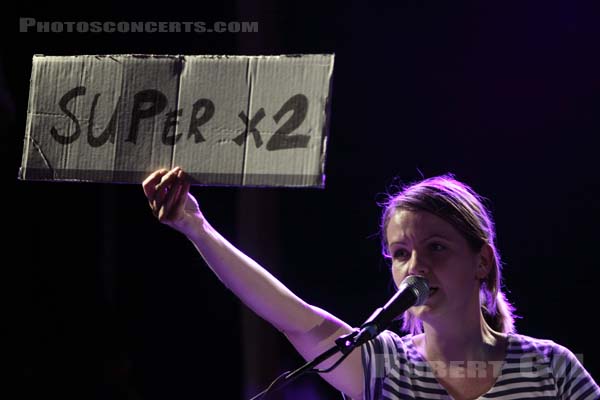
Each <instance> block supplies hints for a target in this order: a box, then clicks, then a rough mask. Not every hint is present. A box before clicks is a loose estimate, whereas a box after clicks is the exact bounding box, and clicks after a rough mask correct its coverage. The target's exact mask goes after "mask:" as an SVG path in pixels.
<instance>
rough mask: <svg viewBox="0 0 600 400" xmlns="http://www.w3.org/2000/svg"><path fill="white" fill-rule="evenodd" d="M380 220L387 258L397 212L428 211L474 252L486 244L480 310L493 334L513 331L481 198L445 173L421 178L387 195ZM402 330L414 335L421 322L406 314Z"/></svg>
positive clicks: (489, 220)
mask: <svg viewBox="0 0 600 400" xmlns="http://www.w3.org/2000/svg"><path fill="white" fill-rule="evenodd" d="M383 207H384V211H383V215H382V218H381V242H382V247H383V255H384V256H385V257H386V258H390V254H389V251H388V242H387V234H386V233H387V226H388V223H389V221H390V218H391V217H392V215H393V214H394V212H395V211H396V210H400V209H402V210H409V211H427V212H429V213H431V214H434V215H436V216H438V217H439V218H441V219H443V220H444V221H446V222H448V223H449V224H451V225H452V226H453V227H454V228H456V229H457V230H458V231H459V232H460V233H461V234H462V235H463V237H464V238H465V239H466V240H467V242H468V243H469V246H470V247H471V249H472V250H473V251H475V252H477V251H479V250H481V248H482V246H483V245H484V244H488V245H489V246H490V248H491V249H492V252H493V255H494V257H493V264H494V265H493V266H492V269H491V270H490V273H489V274H488V276H487V277H486V278H485V279H483V280H482V281H481V287H480V290H479V298H480V304H481V311H482V314H483V317H484V319H485V321H486V322H487V324H488V325H489V326H490V327H491V328H492V329H494V330H495V331H498V332H502V333H511V332H514V331H515V326H514V319H515V317H514V314H513V312H514V310H515V309H514V307H513V306H512V305H511V304H510V303H509V302H508V301H507V300H506V296H505V295H504V293H503V292H502V275H501V269H502V268H501V267H502V265H501V261H500V253H499V252H498V250H497V249H496V246H495V244H494V243H495V237H496V232H495V228H494V221H493V220H492V216H491V213H490V211H489V210H488V209H487V208H486V207H485V206H484V204H483V198H482V197H481V196H479V195H478V194H477V193H475V192H474V191H473V189H471V188H470V187H469V186H468V185H465V184H464V183H461V182H459V181H457V180H456V179H454V176H453V175H450V174H447V175H442V176H436V177H433V178H428V179H424V180H422V181H420V182H417V183H414V184H411V185H408V186H404V187H402V188H401V190H400V191H399V192H398V193H396V194H393V195H390V196H389V197H388V199H387V201H385V202H384V204H383ZM402 329H404V330H406V331H408V332H410V333H412V334H417V333H421V332H423V323H422V321H421V320H420V319H418V318H416V317H415V316H413V315H412V314H411V313H409V312H408V311H406V312H405V313H404V321H403V325H402Z"/></svg>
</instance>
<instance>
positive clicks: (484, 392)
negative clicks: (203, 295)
mask: <svg viewBox="0 0 600 400" xmlns="http://www.w3.org/2000/svg"><path fill="white" fill-rule="evenodd" d="M189 187H190V184H189V182H188V181H186V178H185V174H184V172H183V171H182V170H181V169H180V168H174V169H172V170H171V171H167V170H164V169H162V170H158V171H155V172H154V173H152V174H151V175H150V176H149V177H148V178H147V179H146V180H145V181H144V184H143V188H144V193H145V194H146V197H147V198H148V201H149V203H150V207H151V209H152V211H153V213H154V215H155V216H156V217H157V218H158V219H159V220H160V221H161V222H162V223H164V224H167V225H169V226H171V227H172V228H174V229H176V230H178V231H179V232H181V233H183V234H184V235H186V236H187V238H188V239H189V240H190V241H191V242H192V243H193V244H194V246H195V247H196V248H197V250H198V251H199V252H200V254H201V255H202V257H203V258H204V260H205V261H206V263H207V264H208V266H209V267H210V268H211V269H212V270H213V272H214V273H215V274H216V275H217V277H218V278H219V279H220V280H221V281H222V282H223V283H224V284H225V286H227V287H228V288H229V289H230V290H231V291H232V292H233V293H234V294H236V295H237V296H238V297H239V298H240V299H241V300H242V301H243V302H244V303H245V304H246V305H247V306H248V307H250V308H251V309H252V310H254V311H255V312H256V313H257V314H258V315H260V316H261V317H262V318H264V319H265V320H267V321H269V322H270V323H271V324H272V325H273V326H275V327H276V328H277V329H278V330H280V331H281V332H282V333H283V334H285V336H286V337H287V338H288V339H289V340H290V342H291V343H292V344H293V345H294V347H295V348H296V349H297V350H298V351H299V352H300V353H301V354H302V356H304V358H306V359H307V360H312V359H314V358H315V357H316V356H318V355H319V354H321V353H322V352H324V351H325V350H327V349H329V348H330V347H331V346H332V345H333V343H334V341H335V339H337V338H338V337H340V336H341V335H345V334H349V333H351V332H352V327H350V326H349V325H348V324H346V323H345V322H343V321H341V320H339V319H338V318H336V317H335V316H333V315H331V314H329V313H328V312H326V311H324V310H322V309H319V308H317V307H314V306H312V305H310V304H307V303H305V302H304V301H303V300H302V299H300V298H299V297H298V296H296V295H295V294H294V293H292V292H291V291H290V290H289V289H288V288H286V287H285V286H284V285H283V284H282V283H281V282H279V281H278V280H276V279H275V278H274V277H273V276H272V275H271V274H269V273H268V272H267V271H266V270H265V269H263V268H262V267H261V266H260V265H258V264H257V263H256V262H255V261H253V260H252V259H250V258H249V257H248V256H246V255H245V254H243V253H242V252H241V251H239V250H238V249H236V248H235V247H234V246H233V245H231V244H230V243H229V242H228V241H227V240H226V239H225V238H223V237H222V236H221V235H220V234H219V233H218V232H217V231H215V230H214V229H213V228H212V227H211V226H210V224H209V223H208V221H207V220H206V218H205V217H204V215H203V214H202V213H201V211H200V209H199V207H198V203H197V202H196V200H195V199H194V197H193V196H191V195H190V194H189ZM494 234H495V233H494V225H493V222H492V219H491V217H490V215H489V212H488V211H487V210H486V208H485V207H484V205H483V204H482V202H481V199H480V197H479V196H478V195H477V194H476V193H474V192H473V191H472V190H471V189H470V188H469V187H468V186H466V185H464V184H462V183H460V182H458V181H456V180H454V179H453V178H452V177H450V176H442V177H435V178H431V179H427V180H424V181H421V182H418V183H416V184H414V185H411V186H409V187H407V188H405V189H403V190H402V191H400V192H399V193H398V194H396V195H394V196H392V197H390V199H389V201H388V202H387V204H386V205H385V211H384V213H383V218H382V224H381V235H382V243H383V249H384V255H385V256H386V257H388V258H389V259H390V261H391V268H392V275H393V278H394V282H395V283H396V285H399V284H400V282H401V281H402V280H403V279H404V278H405V277H407V276H409V275H420V276H423V277H425V278H426V279H427V281H428V282H429V286H430V288H431V290H430V295H429V298H428V299H427V301H426V302H425V303H424V304H423V305H421V306H417V307H412V308H411V309H410V310H409V311H408V312H407V313H405V315H404V328H405V329H407V330H408V331H410V334H409V335H406V336H403V337H399V336H398V335H396V334H394V333H393V332H391V331H385V332H383V333H382V334H380V335H379V336H378V337H376V338H375V339H374V340H372V341H371V342H369V343H367V344H365V345H364V346H362V347H361V351H360V352H359V351H354V352H352V353H351V354H350V355H349V356H348V357H347V358H346V359H345V360H344V361H343V362H342V363H341V364H340V365H339V366H338V367H337V368H336V369H334V370H333V371H332V372H329V373H326V374H323V375H322V377H323V378H324V379H325V380H327V381H328V382H329V383H330V384H332V385H333V386H334V387H336V388H337V389H338V390H340V391H342V392H343V393H345V394H346V395H348V396H350V397H352V398H354V399H360V398H364V399H404V398H442V399H443V398H454V399H456V400H459V399H475V398H479V397H481V396H483V397H494V398H511V399H513V398H524V397H528V398H536V397H538V398H542V397H545V398H562V399H599V398H600V389H599V388H598V386H597V385H596V383H595V382H594V381H593V379H592V378H591V377H590V376H589V374H588V373H587V372H586V371H585V370H584V369H583V367H582V366H581V364H580V363H579V362H578V361H577V359H576V358H575V357H574V355H573V354H572V353H571V352H570V351H569V350H568V349H566V348H564V347H562V346H560V345H557V344H555V343H553V342H551V341H543V340H538V339H534V338H530V337H527V336H523V335H517V334H516V333H515V332H514V325H513V315H512V311H513V308H512V307H511V306H510V304H509V303H508V302H507V301H506V299H505V297H504V294H503V293H502V291H501V275H500V257H499V254H498V251H497V250H496V248H495V247H494ZM333 362H334V361H333V360H330V361H326V362H324V363H323V364H322V365H320V366H318V367H319V368H321V369H323V368H327V367H328V366H330V365H332V364H333ZM450 396H451V397H450Z"/></svg>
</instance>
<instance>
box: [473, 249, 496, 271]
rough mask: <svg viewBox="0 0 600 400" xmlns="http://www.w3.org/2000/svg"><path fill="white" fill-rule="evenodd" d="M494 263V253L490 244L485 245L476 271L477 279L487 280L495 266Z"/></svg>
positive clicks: (480, 253)
mask: <svg viewBox="0 0 600 400" xmlns="http://www.w3.org/2000/svg"><path fill="white" fill-rule="evenodd" d="M494 261H495V257H494V251H493V250H492V247H491V246H490V245H489V244H487V243H485V244H484V245H483V246H482V247H481V250H480V251H479V264H478V265H477V271H476V276H477V279H479V280H483V279H485V278H487V276H488V275H489V274H490V271H491V270H492V267H493V266H494Z"/></svg>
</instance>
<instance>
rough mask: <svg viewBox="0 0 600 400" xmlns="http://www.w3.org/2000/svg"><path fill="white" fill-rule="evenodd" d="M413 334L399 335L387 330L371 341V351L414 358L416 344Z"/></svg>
mask: <svg viewBox="0 0 600 400" xmlns="http://www.w3.org/2000/svg"><path fill="white" fill-rule="evenodd" d="M415 337H416V336H413V335H412V334H405V335H402V336H401V335H399V334H398V333H396V332H394V331H390V330H385V331H383V332H381V333H380V334H379V336H377V337H376V338H375V340H372V341H371V351H372V352H373V353H375V354H390V355H392V356H393V357H400V358H403V359H406V358H412V355H413V352H414V349H415V344H414V341H413V340H414V338H415Z"/></svg>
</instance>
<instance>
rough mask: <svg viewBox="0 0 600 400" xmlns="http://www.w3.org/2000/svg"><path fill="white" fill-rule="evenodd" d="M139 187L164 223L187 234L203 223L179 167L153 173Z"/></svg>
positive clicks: (188, 184)
mask: <svg viewBox="0 0 600 400" xmlns="http://www.w3.org/2000/svg"><path fill="white" fill-rule="evenodd" d="M142 186H143V188H144V193H145V194H146V198H147V199H148V203H149V204H150V208H151V209H152V213H153V214H154V216H155V217H156V218H158V220H159V221H160V222H162V223H163V224H165V225H168V226H170V227H172V228H173V229H176V230H178V231H179V232H181V233H183V234H185V235H187V234H189V233H191V232H192V229H193V227H194V226H196V225H197V224H198V223H202V222H203V219H204V217H203V215H202V212H200V207H198V202H197V201H196V199H195V198H194V197H193V196H192V195H191V194H190V192H189V190H190V183H189V182H188V180H187V179H186V175H185V173H184V172H183V170H182V169H181V168H179V167H176V168H173V169H172V170H171V171H168V170H166V169H159V170H157V171H154V172H153V173H152V174H150V175H149V176H148V177H147V178H146V180H144V183H143V184H142Z"/></svg>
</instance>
